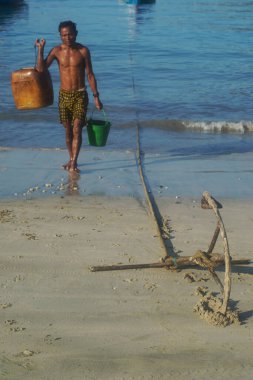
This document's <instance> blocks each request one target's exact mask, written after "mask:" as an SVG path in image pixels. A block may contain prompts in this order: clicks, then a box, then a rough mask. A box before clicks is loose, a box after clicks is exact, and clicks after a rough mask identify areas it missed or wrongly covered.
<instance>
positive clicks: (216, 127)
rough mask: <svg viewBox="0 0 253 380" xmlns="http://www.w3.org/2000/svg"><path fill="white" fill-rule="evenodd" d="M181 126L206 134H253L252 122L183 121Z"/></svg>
mask: <svg viewBox="0 0 253 380" xmlns="http://www.w3.org/2000/svg"><path fill="white" fill-rule="evenodd" d="M183 125H184V126H185V128H186V129H194V130H199V131H207V132H237V133H247V132H253V122H252V121H239V122H227V121H211V122H201V121H197V122H194V121H183Z"/></svg>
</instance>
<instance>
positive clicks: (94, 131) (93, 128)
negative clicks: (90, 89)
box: [87, 109, 111, 146]
mask: <svg viewBox="0 0 253 380" xmlns="http://www.w3.org/2000/svg"><path fill="white" fill-rule="evenodd" d="M102 112H103V114H104V119H103V120H97V119H93V112H92V114H91V117H90V119H88V123H87V132H88V141H89V144H90V145H92V146H105V145H106V142H107V138H108V135H109V131H110V127H111V123H110V122H109V121H108V119H107V116H106V113H105V111H104V110H103V109H102Z"/></svg>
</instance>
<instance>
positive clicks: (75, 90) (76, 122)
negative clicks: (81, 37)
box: [35, 21, 103, 172]
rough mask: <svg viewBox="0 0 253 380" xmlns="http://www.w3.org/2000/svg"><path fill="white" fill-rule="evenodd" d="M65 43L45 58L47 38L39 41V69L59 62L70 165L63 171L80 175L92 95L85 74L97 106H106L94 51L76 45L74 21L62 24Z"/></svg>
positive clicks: (61, 34)
mask: <svg viewBox="0 0 253 380" xmlns="http://www.w3.org/2000/svg"><path fill="white" fill-rule="evenodd" d="M58 30H59V32H60V36H61V40H62V44H61V45H59V46H56V47H54V48H53V49H52V50H51V51H50V52H49V54H48V56H47V58H46V59H44V47H45V44H46V41H45V40H44V39H41V40H39V39H36V41H35V44H36V46H37V47H38V57H37V70H38V71H44V70H47V68H48V67H49V66H50V65H51V64H52V62H53V61H54V60H56V61H57V63H58V67H59V71H60V82H61V86H60V92H59V115H60V122H61V123H62V124H63V125H64V127H65V133H66V145H67V148H68V152H69V162H68V163H67V164H66V165H63V168H64V169H66V170H69V171H75V172H79V169H78V168H77V159H78V155H79V152H80V148H81V145H82V128H83V126H84V124H85V119H86V113H87V107H88V102H89V100H88V94H87V92H86V87H85V73H86V75H87V79H88V82H89V85H90V88H91V91H92V92H93V97H94V101H95V106H96V108H97V109H99V110H101V109H102V108H103V104H102V103H101V101H100V99H99V92H98V89H97V82H96V78H95V75H94V73H93V70H92V63H91V56H90V51H89V49H88V48H87V47H86V46H83V45H81V44H79V43H77V42H76V37H77V33H78V32H77V30H76V24H75V23H73V22H72V21H64V22H61V23H60V25H59V28H58Z"/></svg>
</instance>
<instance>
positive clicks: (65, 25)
mask: <svg viewBox="0 0 253 380" xmlns="http://www.w3.org/2000/svg"><path fill="white" fill-rule="evenodd" d="M62 28H71V29H72V30H73V32H74V33H75V34H77V29H76V24H75V23H74V22H72V21H62V22H61V23H60V24H59V27H58V30H59V33H61V29H62Z"/></svg>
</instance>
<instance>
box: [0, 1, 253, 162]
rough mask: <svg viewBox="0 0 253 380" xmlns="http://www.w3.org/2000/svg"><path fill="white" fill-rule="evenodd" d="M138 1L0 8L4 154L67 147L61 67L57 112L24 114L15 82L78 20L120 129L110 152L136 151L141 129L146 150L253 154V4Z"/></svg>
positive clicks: (80, 35) (39, 3)
mask: <svg viewBox="0 0 253 380" xmlns="http://www.w3.org/2000/svg"><path fill="white" fill-rule="evenodd" d="M136 3H137V2H136V1H131V0H128V1H124V0H96V1H94V0H43V1H38V0H24V1H20V2H19V3H18V4H17V5H16V6H15V7H14V6H12V7H1V6H0V57H1V60H0V129H1V131H0V132H1V133H0V147H22V148H32V147H37V148H64V147H65V138H64V131H63V129H62V127H61V126H60V125H59V122H58V110H57V98H58V90H59V74H58V67H57V64H56V63H53V65H52V66H51V68H50V72H51V75H52V79H53V83H54V92H55V102H54V105H53V106H51V107H48V108H44V109H39V110H30V111H19V110H16V109H15V105H14V101H13V97H12V93H11V86H10V76H11V72H12V71H14V70H17V69H20V68H22V67H30V66H34V64H35V54H36V51H35V48H34V41H35V39H36V38H45V39H46V47H45V54H48V52H49V51H50V49H51V48H52V47H53V46H55V45H57V44H59V43H60V38H59V33H58V24H59V22H61V21H63V20H69V19H70V20H73V21H74V22H76V23H77V29H78V38H77V40H78V42H80V43H82V44H84V45H86V46H88V47H89V49H90V51H91V56H92V62H93V69H94V72H95V75H96V78H97V82H98V88H99V92H100V95H101V100H102V102H103V103H104V108H105V111H106V114H107V115H108V118H109V119H110V121H111V123H112V129H111V133H110V136H109V140H108V144H107V146H106V147H105V148H104V149H135V144H136V129H135V127H136V125H139V126H140V127H141V142H142V147H143V149H144V150H145V152H149V151H150V152H161V151H162V152H168V153H170V154H171V155H175V156H177V155H185V156H188V155H192V154H198V155H206V154H209V155H218V154H224V153H227V154H230V153H242V154H243V153H245V152H252V151H253V134H252V132H253V122H252V120H253V26H252V20H253V2H252V1H248V0H247V1H246V0H245V1H238V0H180V1H178V0H156V1H153V2H149V4H141V5H138V4H136ZM88 92H89V97H90V106H89V112H88V115H90V114H91V113H92V111H93V110H94V108H93V97H92V94H91V91H90V89H89V88H88ZM100 116H101V115H98V117H100ZM101 117H102V116H101ZM84 133H86V132H85V131H84ZM86 145H87V144H86V143H85V141H84V144H83V147H84V148H86Z"/></svg>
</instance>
